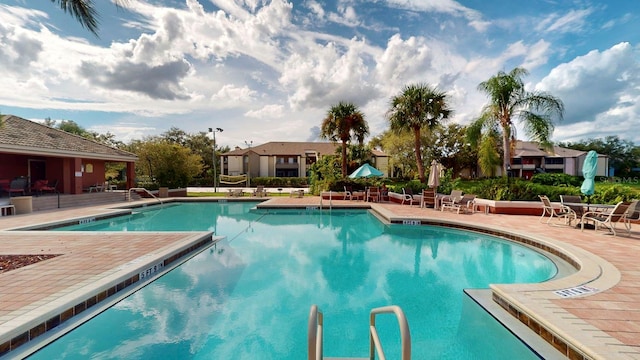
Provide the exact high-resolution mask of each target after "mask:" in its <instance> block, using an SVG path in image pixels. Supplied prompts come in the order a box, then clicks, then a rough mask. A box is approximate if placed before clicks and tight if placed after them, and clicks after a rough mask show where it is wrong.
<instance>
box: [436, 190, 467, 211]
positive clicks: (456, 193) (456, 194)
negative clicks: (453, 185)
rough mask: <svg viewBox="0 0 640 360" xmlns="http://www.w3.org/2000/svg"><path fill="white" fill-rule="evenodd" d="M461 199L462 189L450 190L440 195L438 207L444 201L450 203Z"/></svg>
mask: <svg viewBox="0 0 640 360" xmlns="http://www.w3.org/2000/svg"><path fill="white" fill-rule="evenodd" d="M460 199H462V190H451V194H449V195H444V196H442V197H441V198H440V199H439V200H440V204H438V208H441V207H442V205H443V204H445V203H452V202H456V201H458V200H460Z"/></svg>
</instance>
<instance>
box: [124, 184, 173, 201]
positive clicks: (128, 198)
mask: <svg viewBox="0 0 640 360" xmlns="http://www.w3.org/2000/svg"><path fill="white" fill-rule="evenodd" d="M132 191H136V192H138V191H143V192H145V193H147V194H149V195H151V197H152V198H154V199H156V200H158V201H159V202H160V204H161V205H164V203H163V202H162V200H160V199H159V198H158V197H156V196H155V195H153V193H152V192H151V191H149V190H147V189H145V188H140V187H135V188H130V189H129V191H128V192H127V200H128V201H131V192H132Z"/></svg>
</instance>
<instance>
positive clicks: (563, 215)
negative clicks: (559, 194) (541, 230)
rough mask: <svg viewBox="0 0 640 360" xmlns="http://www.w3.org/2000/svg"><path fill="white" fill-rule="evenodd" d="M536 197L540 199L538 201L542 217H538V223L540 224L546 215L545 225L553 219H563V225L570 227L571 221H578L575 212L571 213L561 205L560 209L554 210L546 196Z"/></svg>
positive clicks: (568, 208) (569, 209)
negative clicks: (540, 204)
mask: <svg viewBox="0 0 640 360" xmlns="http://www.w3.org/2000/svg"><path fill="white" fill-rule="evenodd" d="M538 197H539V198H540V201H542V216H540V222H542V219H544V218H545V217H546V216H547V215H549V219H548V220H547V224H549V223H550V222H551V220H552V219H553V218H554V217H555V218H557V219H564V223H565V225H571V221H572V220H577V219H578V217H577V215H576V212H575V211H573V210H572V209H571V208H570V207H568V206H565V205H562V204H561V205H560V209H556V208H555V207H553V205H552V204H551V200H549V197H547V196H546V195H538ZM550 225H553V224H550Z"/></svg>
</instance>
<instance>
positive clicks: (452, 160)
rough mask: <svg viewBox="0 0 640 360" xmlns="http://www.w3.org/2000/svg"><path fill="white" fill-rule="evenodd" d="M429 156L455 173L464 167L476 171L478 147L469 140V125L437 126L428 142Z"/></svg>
mask: <svg viewBox="0 0 640 360" xmlns="http://www.w3.org/2000/svg"><path fill="white" fill-rule="evenodd" d="M427 156H428V158H430V159H435V160H436V161H437V162H438V163H440V164H442V166H444V167H445V168H446V169H451V170H452V173H453V174H459V173H460V172H461V171H462V170H463V169H471V170H472V171H475V169H476V165H477V164H478V152H477V149H476V148H474V147H473V146H471V144H470V143H469V142H468V141H467V127H466V126H462V125H459V124H449V125H447V126H438V127H436V128H435V129H434V130H433V131H432V132H431V136H430V138H429V140H428V142H427Z"/></svg>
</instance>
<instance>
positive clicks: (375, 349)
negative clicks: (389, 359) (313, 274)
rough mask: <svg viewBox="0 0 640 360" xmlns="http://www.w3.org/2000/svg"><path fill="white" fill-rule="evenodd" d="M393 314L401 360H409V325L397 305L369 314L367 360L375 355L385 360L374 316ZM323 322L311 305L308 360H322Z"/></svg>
mask: <svg viewBox="0 0 640 360" xmlns="http://www.w3.org/2000/svg"><path fill="white" fill-rule="evenodd" d="M391 313H393V314H395V315H396V318H397V320H398V325H399V327H400V340H401V349H400V350H401V359H402V360H411V332H410V331H409V323H408V322H407V318H406V316H405V315H404V312H403V311H402V309H401V308H400V307H399V306H397V305H390V306H383V307H378V308H374V309H372V310H371V312H370V314H369V359H370V360H373V359H375V357H376V354H377V355H378V357H379V358H380V359H381V360H385V359H386V357H385V355H384V351H383V349H382V344H381V343H380V337H379V336H378V331H377V329H376V315H380V314H391ZM323 326H324V320H323V315H322V312H321V311H320V310H318V306H317V305H311V310H310V312H309V323H308V328H307V349H308V350H307V352H308V359H309V360H322V359H323V356H324V355H323V348H322V334H323ZM333 359H338V358H333Z"/></svg>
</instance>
